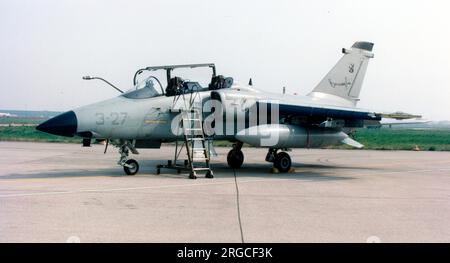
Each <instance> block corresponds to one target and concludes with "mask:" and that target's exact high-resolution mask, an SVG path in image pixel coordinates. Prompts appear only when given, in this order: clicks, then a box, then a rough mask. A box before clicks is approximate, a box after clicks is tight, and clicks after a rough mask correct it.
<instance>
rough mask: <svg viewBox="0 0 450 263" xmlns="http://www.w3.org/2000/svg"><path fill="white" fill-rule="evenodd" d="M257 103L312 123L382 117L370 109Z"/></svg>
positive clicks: (282, 114) (374, 119) (379, 118)
mask: <svg viewBox="0 0 450 263" xmlns="http://www.w3.org/2000/svg"><path fill="white" fill-rule="evenodd" d="M257 105H258V107H259V108H260V109H261V107H267V109H270V108H273V107H278V110H279V115H280V116H281V117H286V116H287V117H299V118H303V119H305V120H306V121H307V122H312V123H314V122H316V123H317V122H319V123H320V122H323V121H326V120H328V119H330V118H331V119H339V120H346V121H364V120H371V121H379V120H381V118H382V117H381V115H380V114H377V113H375V112H372V111H368V110H363V109H358V108H349V107H339V106H328V105H322V104H308V105H301V104H288V103H277V102H270V101H258V102H257Z"/></svg>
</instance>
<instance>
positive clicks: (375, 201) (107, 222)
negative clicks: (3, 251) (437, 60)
mask: <svg viewBox="0 0 450 263" xmlns="http://www.w3.org/2000/svg"><path fill="white" fill-rule="evenodd" d="M228 150H229V149H226V148H218V149H217V151H218V152H219V153H220V154H221V155H220V156H219V157H217V158H215V159H213V169H214V174H215V178H214V179H206V178H203V177H201V176H199V178H198V179H197V180H189V179H187V177H186V175H182V174H181V175H179V174H176V172H174V171H171V170H163V171H162V173H161V174H160V175H156V174H155V166H156V165H157V164H160V163H165V162H166V160H167V159H170V158H172V156H173V148H172V147H170V146H164V147H163V148H161V149H159V150H157V149H156V150H155V149H153V150H141V154H140V155H138V156H135V157H136V158H135V159H137V160H138V161H139V163H140V166H141V169H140V173H139V174H138V175H135V176H125V175H124V173H123V170H122V168H121V167H119V166H118V165H117V164H116V162H117V160H118V157H119V155H118V153H117V149H114V148H110V149H109V152H108V153H107V154H106V155H104V154H103V146H100V145H94V146H93V147H90V148H82V147H81V146H80V145H73V144H52V143H28V142H0V242H66V241H72V242H77V241H81V242H241V238H242V237H241V231H240V227H239V223H238V210H237V198H236V186H235V182H234V176H233V172H232V170H230V169H229V168H227V165H226V153H227V152H228ZM243 151H244V154H245V163H244V166H243V167H242V168H241V169H239V170H237V174H236V175H237V182H238V189H239V193H240V196H239V205H240V213H241V214H240V216H241V222H242V233H243V238H244V241H245V242H367V241H375V242H377V241H381V242H450V153H449V152H406V151H365V150H307V149H299V150H293V151H292V152H291V153H290V154H291V157H292V159H293V162H294V164H293V166H294V168H295V172H294V173H288V174H272V173H270V168H271V164H270V163H267V162H265V161H264V158H265V155H266V150H265V149H253V148H245V149H244V150H243Z"/></svg>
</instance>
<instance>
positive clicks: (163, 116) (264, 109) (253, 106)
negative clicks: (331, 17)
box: [36, 42, 382, 178]
mask: <svg viewBox="0 0 450 263" xmlns="http://www.w3.org/2000/svg"><path fill="white" fill-rule="evenodd" d="M373 45H374V44H373V43H369V42H356V43H354V44H353V46H352V47H351V48H350V49H346V48H344V49H342V53H343V57H342V58H341V59H340V60H339V61H338V62H337V64H336V65H335V66H334V67H333V68H332V69H331V70H330V71H329V72H328V73H327V74H326V75H325V77H324V78H323V79H322V80H321V81H320V82H319V84H318V85H317V86H316V87H315V88H314V89H313V90H312V91H311V92H310V93H309V94H308V95H306V96H294V95H288V94H282V93H280V94H277V93H269V92H264V91H260V90H257V89H255V88H254V87H253V85H252V83H251V81H250V83H249V85H240V84H238V83H234V81H233V79H232V78H230V77H224V76H222V75H217V74H216V67H215V65H214V64H192V65H169V66H158V67H146V68H142V69H139V70H138V71H137V72H136V74H135V75H134V78H133V87H132V88H131V89H130V90H129V91H126V92H123V91H122V90H120V89H118V88H117V87H115V86H114V85H112V84H110V83H109V82H107V83H108V84H110V85H111V86H113V87H114V88H115V89H116V90H118V91H119V92H121V94H120V95H119V96H117V97H114V98H112V99H108V100H105V101H101V102H97V103H94V104H91V105H88V106H83V107H80V108H77V109H74V110H71V111H67V112H65V113H62V114H61V115H59V116H56V117H54V118H52V119H50V120H47V121H46V122H44V123H42V124H40V125H39V126H37V128H36V129H38V130H40V131H43V132H47V133H51V134H55V135H62V136H71V137H72V136H79V137H82V138H83V144H84V145H85V146H89V145H90V141H91V139H97V140H105V141H106V148H107V147H108V144H112V145H114V146H117V147H118V148H119V153H120V160H119V162H118V164H119V165H121V166H123V168H124V170H125V172H126V173H127V174H136V173H137V172H138V170H139V165H138V163H137V161H135V160H133V159H129V157H128V156H129V152H130V151H131V152H132V153H133V154H138V149H139V148H159V147H160V146H161V144H162V143H165V142H178V141H180V143H181V142H182V143H183V144H182V145H181V146H179V145H178V144H177V145H176V146H175V148H176V150H175V160H173V161H168V163H167V165H159V166H158V167H157V168H158V172H159V171H160V169H163V168H175V169H177V170H178V171H179V172H180V170H183V169H184V168H186V170H187V171H189V175H190V178H196V172H197V171H200V170H204V171H206V177H209V178H212V177H213V173H212V169H211V167H210V165H209V161H210V157H211V155H212V152H214V149H213V147H212V145H213V144H212V142H213V141H215V140H227V141H230V142H233V143H234V144H233V148H232V149H231V150H230V151H229V153H228V155H227V162H228V165H229V166H230V167H231V168H233V169H238V168H240V167H241V166H242V164H243V162H244V155H243V153H242V150H241V148H242V146H243V145H244V143H246V144H248V145H251V146H254V147H265V148H268V153H267V155H266V158H265V160H266V161H268V162H272V163H273V166H274V167H275V168H276V169H277V170H279V172H288V171H289V170H290V169H291V158H290V156H289V154H288V153H287V152H286V151H287V150H289V149H291V148H321V147H327V146H331V145H337V144H342V143H344V144H348V145H351V146H353V147H357V148H361V147H363V145H361V144H360V143H358V142H356V141H354V140H353V139H351V138H350V137H349V136H348V135H347V134H348V133H349V132H351V131H352V130H353V129H355V128H358V127H364V126H365V125H367V123H371V124H373V123H377V122H379V121H380V120H381V118H382V114H381V113H377V112H374V111H371V110H365V109H360V108H357V107H356V104H357V102H358V101H359V94H360V91H361V87H362V84H363V79H364V76H365V73H366V70H367V65H368V62H369V59H371V58H373V56H374V55H373V53H372V49H373ZM199 67H207V68H210V69H212V77H211V82H210V84H209V85H208V86H207V87H203V86H201V85H200V84H199V83H198V82H195V81H190V80H184V79H182V78H181V77H179V76H172V75H173V74H174V71H175V70H176V69H179V68H185V69H186V68H187V69H192V70H193V69H195V68H199ZM158 70H163V71H165V73H166V80H165V83H164V85H163V84H162V83H161V81H160V79H158V78H157V77H156V76H154V75H150V76H148V77H147V78H145V79H143V80H142V81H138V80H137V78H138V77H141V78H142V75H141V74H142V73H144V72H145V73H152V72H154V71H158ZM84 79H101V78H95V77H84ZM102 80H103V79H102ZM106 148H105V152H106ZM182 149H186V151H187V155H188V160H185V162H184V164H179V162H178V161H179V160H178V159H177V158H178V156H179V153H180V151H181V150H182ZM198 162H201V163H203V162H205V163H206V165H204V166H202V167H200V168H199V166H198V165H196V163H198Z"/></svg>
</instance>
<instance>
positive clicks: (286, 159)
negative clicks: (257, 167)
mask: <svg viewBox="0 0 450 263" xmlns="http://www.w3.org/2000/svg"><path fill="white" fill-rule="evenodd" d="M277 151H278V149H274V148H270V149H269V152H268V153H267V156H266V161H268V162H273V166H274V167H275V168H277V169H278V171H280V172H281V173H286V172H288V171H289V170H290V169H291V165H292V161H291V157H290V156H289V154H288V153H287V152H278V153H277Z"/></svg>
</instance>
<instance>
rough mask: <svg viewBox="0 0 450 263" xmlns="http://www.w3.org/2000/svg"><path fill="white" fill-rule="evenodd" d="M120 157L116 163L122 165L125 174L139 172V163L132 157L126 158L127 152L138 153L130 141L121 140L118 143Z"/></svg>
mask: <svg viewBox="0 0 450 263" xmlns="http://www.w3.org/2000/svg"><path fill="white" fill-rule="evenodd" d="M117 146H118V147H119V154H120V159H119V161H118V162H117V164H118V165H120V166H123V170H124V171H125V173H126V174H127V175H135V174H137V172H139V164H138V162H137V161H136V160H134V159H128V155H129V152H130V151H131V152H132V153H133V154H139V152H138V151H137V150H136V148H135V147H134V144H133V143H132V142H130V141H122V142H121V143H120V144H119V145H117Z"/></svg>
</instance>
